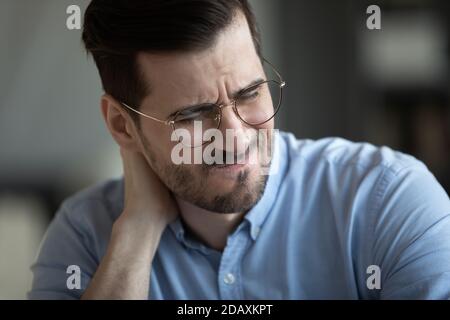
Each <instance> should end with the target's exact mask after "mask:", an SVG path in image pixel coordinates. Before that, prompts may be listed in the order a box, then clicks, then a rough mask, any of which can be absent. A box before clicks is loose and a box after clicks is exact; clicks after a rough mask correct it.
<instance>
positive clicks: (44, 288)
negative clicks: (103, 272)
mask: <svg viewBox="0 0 450 320" xmlns="http://www.w3.org/2000/svg"><path fill="white" fill-rule="evenodd" d="M71 211H72V210H69V209H68V208H67V207H66V206H64V205H63V206H62V207H61V208H60V209H59V211H58V212H57V214H56V215H55V218H54V220H53V221H52V222H51V224H50V226H49V228H48V229H47V232H46V234H45V236H44V239H43V241H42V243H41V246H40V250H39V254H38V257H37V260H36V262H35V263H34V264H33V265H32V266H31V270H32V272H33V282H32V288H31V291H30V292H28V295H27V297H28V299H55V300H60V299H79V298H80V297H81V295H82V293H83V292H84V290H85V289H86V287H87V285H88V283H89V281H90V279H91V277H92V276H93V273H94V272H95V270H96V268H97V265H98V260H97V258H96V254H95V243H94V242H93V241H92V239H91V236H89V233H87V230H86V227H87V226H88V224H87V225H86V224H84V225H83V224H82V223H80V221H79V220H76V219H73V216H76V215H73V214H72V215H69V213H70V212H71ZM72 213H74V212H72ZM77 218H78V219H79V218H80V216H78V217H77ZM71 266H72V267H71ZM69 267H71V268H69ZM75 269H77V270H79V273H78V275H79V276H80V277H79V279H80V281H79V282H78V283H77V281H76V280H75V278H74V277H78V275H77V274H76V272H77V271H74V270H75ZM71 276H72V278H70V279H69V277H71ZM68 280H69V285H68ZM77 284H79V285H80V286H79V287H78V285H77Z"/></svg>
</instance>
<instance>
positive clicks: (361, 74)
mask: <svg viewBox="0 0 450 320" xmlns="http://www.w3.org/2000/svg"><path fill="white" fill-rule="evenodd" d="M88 3H89V1H66V0H41V1H39V3H37V2H36V1H32V0H0V48H1V50H0V64H1V68H0V70H1V72H0V299H23V298H25V294H26V291H27V290H28V289H29V287H30V284H31V272H30V270H29V266H30V264H31V263H32V262H33V260H34V258H35V255H36V253H37V250H38V246H39V243H40V240H41V238H42V236H43V234H44V232H45V229H46V227H47V225H48V223H49V222H50V221H51V219H52V217H53V215H54V213H55V212H56V210H57V209H58V206H59V204H60V203H61V201H62V200H63V199H64V198H66V197H67V196H69V195H70V194H72V193H74V192H76V191H77V190H79V189H81V188H84V187H86V186H88V185H91V184H93V183H96V182H99V181H101V180H103V179H107V178H110V177H115V176H119V175H120V174H121V162H120V156H119V154H118V149H117V147H116V146H115V144H114V143H113V140H112V138H110V136H109V134H108V132H107V130H106V128H105V126H104V124H103V120H102V117H101V114H100V108H99V97H100V95H101V94H102V90H101V85H100V79H99V76H98V74H97V70H96V68H95V66H94V64H93V61H92V60H91V59H90V58H87V56H86V54H85V52H84V49H83V47H82V44H81V40H80V36H81V31H80V30H68V29H67V28H66V19H67V17H68V15H67V14H66V8H67V7H68V6H69V5H71V4H77V5H79V6H80V8H81V11H82V13H83V12H84V9H85V8H86V6H87V4H88ZM251 3H252V4H253V7H254V10H255V13H256V15H257V18H258V21H259V25H260V29H261V31H262V35H263V49H264V54H265V56H266V57H267V58H268V59H269V60H270V61H272V62H273V64H274V65H275V66H277V68H278V69H279V70H280V72H281V74H282V75H283V76H284V78H285V80H286V81H287V84H288V85H287V88H286V90H285V91H284V92H285V99H284V103H283V107H282V109H281V112H280V113H279V117H278V119H277V121H278V127H279V128H281V129H283V130H287V131H291V132H293V133H295V134H296V135H297V137H298V138H310V139H318V138H321V137H328V136H340V137H344V138H347V139H350V140H353V141H368V142H371V143H373V144H376V145H387V146H389V147H392V148H394V149H397V150H400V151H403V152H406V153H409V154H412V155H414V156H415V157H417V158H418V159H420V160H422V161H423V162H425V163H426V164H427V166H428V167H429V169H430V170H431V171H432V172H433V173H434V175H435V176H436V177H437V179H438V180H439V181H440V183H441V184H442V185H443V186H444V188H445V189H446V190H447V193H449V191H450V132H449V131H450V104H449V97H450V85H449V74H450V72H449V71H450V70H449V58H450V57H449V56H450V50H449V38H450V37H449V35H450V2H449V1H444V0H436V1H432V0H429V1H424V0H420V1H419V0H415V1H414V0H411V1H406V0H390V1H377V2H366V1H361V0H360V1H351V0H341V1H333V0H253V1H251ZM371 4H377V5H378V6H379V7H380V8H381V30H369V29H368V28H367V27H366V20H367V18H368V17H369V14H367V13H366V9H367V7H368V6H369V5H371Z"/></svg>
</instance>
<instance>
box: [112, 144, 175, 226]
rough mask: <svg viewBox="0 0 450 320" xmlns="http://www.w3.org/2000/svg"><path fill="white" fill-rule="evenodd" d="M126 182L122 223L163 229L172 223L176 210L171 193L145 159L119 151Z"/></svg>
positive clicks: (122, 150) (138, 153) (132, 153)
mask: <svg viewBox="0 0 450 320" xmlns="http://www.w3.org/2000/svg"><path fill="white" fill-rule="evenodd" d="M120 154H121V156H122V162H123V171H124V179H125V202H124V212H123V214H122V215H121V217H120V218H121V220H125V219H126V220H130V219H132V220H134V221H136V222H137V224H142V223H144V224H145V223H146V222H149V223H152V224H156V225H159V226H160V227H161V228H162V229H164V228H165V227H166V226H167V224H169V223H170V222H172V221H173V220H175V218H176V217H177V215H178V206H177V204H176V201H175V200H174V198H173V196H172V194H171V192H170V191H169V190H168V189H167V188H166V186H165V185H164V184H163V183H162V182H161V180H160V179H159V178H158V176H157V175H156V174H155V173H154V171H153V170H152V168H151V167H150V166H149V164H148V162H147V160H146V159H145V157H144V155H143V154H142V153H140V152H134V151H129V150H125V149H123V148H121V149H120Z"/></svg>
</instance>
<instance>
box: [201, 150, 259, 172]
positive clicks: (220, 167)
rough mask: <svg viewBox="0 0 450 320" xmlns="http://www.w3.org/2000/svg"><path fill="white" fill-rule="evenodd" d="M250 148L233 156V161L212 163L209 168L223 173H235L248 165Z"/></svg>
mask: <svg viewBox="0 0 450 320" xmlns="http://www.w3.org/2000/svg"><path fill="white" fill-rule="evenodd" d="M251 149H252V148H247V150H246V151H245V153H243V154H240V155H237V156H233V161H232V162H231V163H224V164H213V165H211V166H210V168H209V169H210V170H212V171H214V172H220V173H225V174H235V173H237V172H239V171H241V170H242V169H245V168H246V167H248V166H249V165H250V150H251ZM225 162H226V161H225Z"/></svg>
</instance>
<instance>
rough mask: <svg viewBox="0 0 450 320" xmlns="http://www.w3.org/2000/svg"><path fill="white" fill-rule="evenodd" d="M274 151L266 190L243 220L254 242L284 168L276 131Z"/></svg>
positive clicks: (279, 138) (276, 190)
mask: <svg viewBox="0 0 450 320" xmlns="http://www.w3.org/2000/svg"><path fill="white" fill-rule="evenodd" d="M274 140H275V143H274V150H273V156H272V161H271V164H270V169H269V177H268V179H267V183H266V188H265V189H264V193H263V195H262V196H261V199H260V200H259V201H258V202H257V203H256V205H255V206H254V207H253V208H252V209H250V211H249V212H248V213H247V214H246V216H245V220H247V221H249V222H250V236H251V237H252V239H253V240H256V238H257V237H258V234H259V232H260V231H261V228H262V226H263V224H264V221H265V220H266V218H267V216H268V215H269V213H270V211H271V210H272V207H273V205H274V203H275V200H276V198H277V194H278V190H279V189H280V185H281V182H282V178H283V175H284V171H285V168H286V161H287V160H286V157H285V155H286V146H285V142H284V140H283V139H282V137H281V134H280V133H279V132H278V130H276V131H275V133H274Z"/></svg>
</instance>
